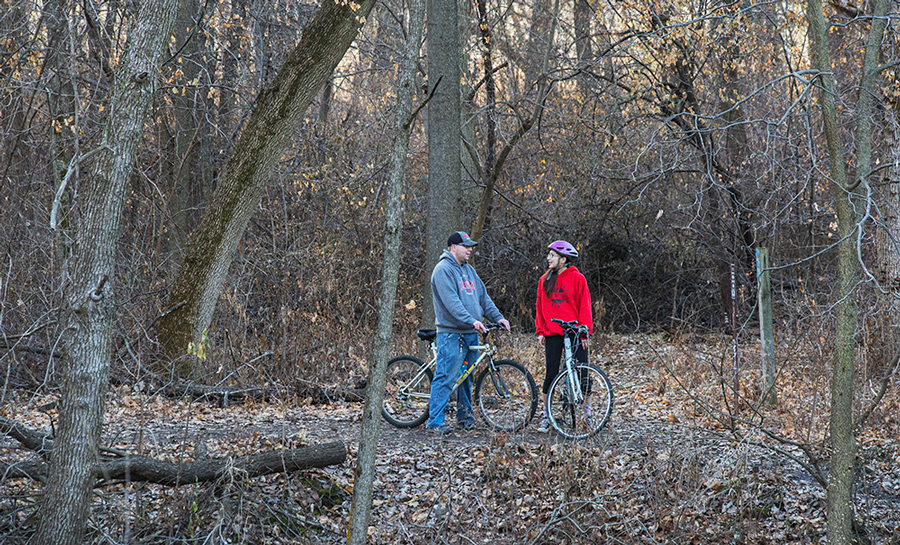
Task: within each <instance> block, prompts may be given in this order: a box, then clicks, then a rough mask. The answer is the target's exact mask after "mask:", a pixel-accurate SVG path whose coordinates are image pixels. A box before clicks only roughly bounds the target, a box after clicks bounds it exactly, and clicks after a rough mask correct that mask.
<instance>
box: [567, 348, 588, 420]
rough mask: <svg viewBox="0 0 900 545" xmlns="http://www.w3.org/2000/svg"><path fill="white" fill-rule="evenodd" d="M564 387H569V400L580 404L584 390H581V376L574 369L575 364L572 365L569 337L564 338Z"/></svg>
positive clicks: (582, 400) (582, 401) (574, 403)
mask: <svg viewBox="0 0 900 545" xmlns="http://www.w3.org/2000/svg"><path fill="white" fill-rule="evenodd" d="M565 346H566V360H565V361H566V378H567V380H566V387H567V388H569V389H570V391H569V392H568V394H569V399H570V400H571V402H572V404H573V405H580V404H582V403H584V392H582V391H581V377H579V376H578V372H577V371H576V370H575V366H574V365H572V359H573V357H574V356H573V355H572V344H571V342H570V341H569V339H568V338H567V339H566V343H565Z"/></svg>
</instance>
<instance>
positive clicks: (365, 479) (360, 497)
mask: <svg viewBox="0 0 900 545" xmlns="http://www.w3.org/2000/svg"><path fill="white" fill-rule="evenodd" d="M409 12H410V15H409V32H407V38H406V40H407V41H406V52H405V56H404V58H403V66H402V69H401V72H400V81H399V82H398V83H397V113H396V118H395V122H394V142H393V144H392V145H391V155H390V164H389V174H388V189H387V200H386V201H385V203H384V214H385V233H384V260H383V262H382V265H381V288H380V293H379V296H378V323H377V324H376V326H375V339H374V342H373V346H372V358H371V360H370V363H369V381H368V384H367V386H366V388H367V390H366V403H365V407H364V408H363V420H362V426H361V429H360V437H359V452H358V453H357V457H356V471H355V474H354V476H355V478H354V484H353V504H352V508H351V517H350V531H349V537H348V539H347V543H348V545H361V544H363V543H366V539H367V536H368V530H369V520H370V519H371V516H372V494H373V492H374V482H375V458H376V453H377V450H378V432H379V427H380V425H381V406H382V402H383V401H384V383H385V373H386V371H387V361H388V357H389V355H390V348H391V325H392V324H393V321H394V304H395V301H396V295H397V280H398V278H399V276H400V253H401V252H400V231H401V228H402V227H403V179H404V178H405V177H406V157H407V154H408V152H409V135H410V133H411V132H412V125H413V121H414V118H413V117H412V116H413V115H415V114H414V113H413V111H412V104H413V99H414V98H415V94H416V91H415V89H416V85H415V76H416V66H417V65H418V61H419V44H420V42H421V41H422V28H423V26H424V19H425V2H424V0H410V2H409Z"/></svg>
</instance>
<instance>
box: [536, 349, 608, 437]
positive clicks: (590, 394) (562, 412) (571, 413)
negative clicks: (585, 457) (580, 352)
mask: <svg viewBox="0 0 900 545" xmlns="http://www.w3.org/2000/svg"><path fill="white" fill-rule="evenodd" d="M575 374H576V375H577V376H576V377H574V378H575V379H576V380H575V381H573V383H570V377H569V376H568V375H567V374H566V373H565V372H563V373H560V374H559V376H557V377H556V379H554V381H553V384H552V385H551V386H550V393H549V394H548V398H549V401H548V403H549V413H550V415H549V416H550V423H551V425H552V426H553V428H554V429H555V430H556V431H557V433H559V434H560V435H562V436H563V437H566V438H568V439H584V438H586V437H590V436H592V435H594V434H596V433H597V432H599V431H600V430H601V429H602V428H603V426H605V425H606V422H607V421H608V420H609V417H610V415H611V414H612V400H613V394H612V385H611V384H610V382H609V379H608V378H607V377H606V374H605V373H604V372H603V371H601V370H600V369H599V368H598V367H596V366H594V365H589V364H579V365H578V366H577V367H576V368H575ZM576 388H577V390H576ZM573 393H580V394H581V395H572V394H573ZM573 397H580V398H582V400H580V401H573V400H572V399H573Z"/></svg>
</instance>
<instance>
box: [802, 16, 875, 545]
mask: <svg viewBox="0 0 900 545" xmlns="http://www.w3.org/2000/svg"><path fill="white" fill-rule="evenodd" d="M887 4H888V2H887V0H876V3H875V13H874V17H873V19H872V23H871V28H870V30H869V40H868V43H867V45H866V52H865V58H864V60H863V66H862V77H861V80H860V85H859V100H858V102H857V108H856V116H857V117H856V142H855V143H856V149H857V155H856V158H857V162H856V171H855V175H854V178H853V180H850V181H849V182H850V183H848V179H847V174H846V171H845V166H844V161H845V159H844V146H843V145H842V143H841V140H840V133H839V127H838V123H837V114H836V109H835V100H834V93H835V84H834V78H833V76H832V72H833V70H832V64H831V58H830V55H829V50H828V34H827V31H826V26H825V17H824V15H823V12H822V3H821V0H808V1H807V19H808V24H809V35H810V42H811V53H812V55H811V56H812V61H813V63H812V64H813V67H814V68H815V69H816V70H818V71H819V76H818V80H819V85H820V90H819V100H820V103H821V109H822V122H823V125H824V131H825V136H826V139H827V142H828V156H829V166H830V168H831V181H832V187H833V189H834V194H835V210H836V212H837V220H838V233H839V235H840V243H839V245H838V265H837V267H838V280H837V288H836V293H835V297H836V301H837V302H836V303H835V312H836V321H835V350H834V363H833V366H832V378H831V416H830V420H829V429H830V431H831V444H832V447H833V454H832V456H831V474H830V476H829V479H828V507H827V516H828V542H829V543H830V544H831V545H849V544H850V543H851V542H852V541H853V536H852V529H853V524H852V522H853V509H852V504H851V501H852V497H853V494H852V492H853V480H854V466H855V461H856V437H855V435H854V426H853V381H854V373H855V368H856V366H855V363H856V357H855V345H856V332H857V314H858V310H857V303H856V293H855V292H856V284H857V281H858V276H859V274H858V269H857V268H858V265H857V261H856V259H857V257H856V256H857V243H858V242H857V236H856V233H857V229H859V226H858V225H857V222H858V214H857V212H856V210H861V209H862V208H861V207H860V206H859V204H860V200H861V199H860V198H859V196H860V194H859V192H860V190H861V189H865V190H868V176H869V173H870V170H871V168H870V166H871V146H872V131H871V122H872V94H873V87H874V82H875V81H876V77H877V72H876V66H877V61H878V53H879V48H880V44H881V39H882V35H883V33H884V15H885V13H886V11H887Z"/></svg>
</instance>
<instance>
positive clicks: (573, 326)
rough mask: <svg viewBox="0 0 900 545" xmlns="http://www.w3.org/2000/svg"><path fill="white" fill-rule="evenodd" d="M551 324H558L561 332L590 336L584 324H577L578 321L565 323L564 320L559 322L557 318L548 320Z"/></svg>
mask: <svg viewBox="0 0 900 545" xmlns="http://www.w3.org/2000/svg"><path fill="white" fill-rule="evenodd" d="M550 321H551V322H556V323H558V324H559V325H560V326H561V327H562V328H563V332H564V333H565V332H568V331H571V332H572V333H576V334H577V335H578V336H581V335H590V333H591V332H590V330H589V329H588V326H586V325H584V324H579V323H578V320H572V321H571V322H567V321H565V320H559V319H557V318H550Z"/></svg>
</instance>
